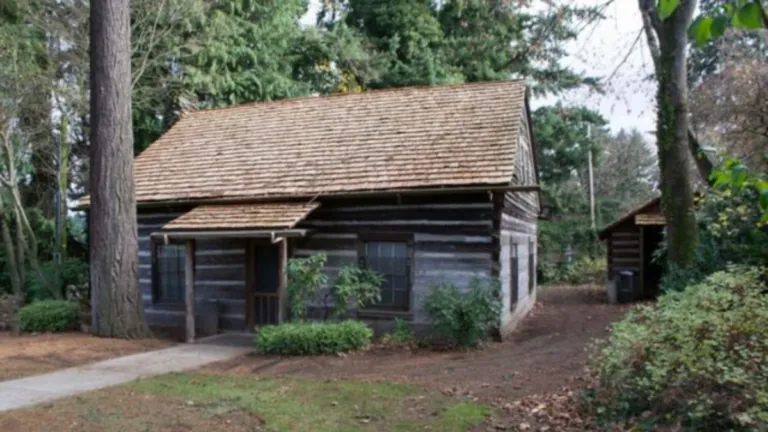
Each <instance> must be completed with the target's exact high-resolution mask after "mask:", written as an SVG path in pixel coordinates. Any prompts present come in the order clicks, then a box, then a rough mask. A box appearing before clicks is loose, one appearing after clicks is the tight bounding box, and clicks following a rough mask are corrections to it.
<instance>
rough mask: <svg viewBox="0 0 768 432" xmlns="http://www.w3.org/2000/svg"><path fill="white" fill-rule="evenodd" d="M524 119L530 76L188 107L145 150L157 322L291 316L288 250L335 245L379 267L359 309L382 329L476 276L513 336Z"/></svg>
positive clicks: (338, 261) (334, 264)
mask: <svg viewBox="0 0 768 432" xmlns="http://www.w3.org/2000/svg"><path fill="white" fill-rule="evenodd" d="M530 124H531V122H530V110H529V104H528V91H527V89H526V86H525V84H524V82H522V81H502V82H491V83H476V84H462V85H451V86H442V87H425V88H400V89H392V90H381V91H371V92H366V93H361V94H348V95H333V96H323V97H306V98H299V99H288V100H280V101H272V102H261V103H252V104H247V105H241V106H234V107H227V108H218V109H209V110H198V111H193V112H187V113H184V114H183V115H182V116H181V118H180V119H179V120H178V121H177V122H176V123H175V124H174V125H173V126H172V127H171V128H170V129H169V130H168V131H167V132H166V133H165V134H163V135H162V137H160V138H159V139H158V140H157V141H156V142H155V143H153V144H152V145H151V146H150V147H149V148H147V149H146V150H145V151H144V152H143V153H141V154H140V155H139V156H138V157H137V158H136V161H135V168H134V169H135V186H136V200H137V217H138V238H139V284H140V288H141V293H142V299H143V302H144V306H145V308H144V310H145V316H146V319H147V321H148V323H149V324H150V325H151V326H153V327H171V328H177V329H181V330H182V331H183V330H184V329H185V328H186V335H187V339H188V340H194V338H195V337H196V333H195V332H196V331H197V332H198V333H197V334H200V331H201V329H202V327H205V328H206V329H207V330H205V331H206V332H208V333H210V332H212V331H215V332H229V331H235V332H237V331H251V330H253V329H254V328H255V327H258V326H262V325H268V324H276V323H281V322H284V321H285V320H287V319H288V317H289V313H290V312H289V310H288V304H287V299H286V297H287V293H286V271H285V269H286V262H287V260H289V259H291V258H292V257H307V256H310V255H313V254H318V253H324V254H326V255H327V258H328V261H327V263H326V266H325V271H326V272H327V274H328V276H329V280H330V281H332V280H333V279H334V277H335V275H336V274H337V273H338V271H339V269H340V268H342V267H343V266H345V265H350V264H352V265H364V266H368V267H370V268H372V269H374V270H376V271H378V272H379V273H381V274H382V275H383V276H384V278H385V283H384V285H383V286H382V288H381V289H382V299H381V301H380V302H378V303H377V304H375V305H371V306H370V307H366V308H363V309H359V310H350V312H349V314H350V316H352V317H355V318H357V319H362V320H365V321H367V322H368V323H370V324H371V325H372V326H373V327H374V329H378V328H386V326H387V325H389V324H391V323H392V320H393V319H394V318H401V319H403V320H405V321H407V322H408V323H409V324H410V325H411V326H412V327H414V328H416V329H418V328H420V327H428V320H427V316H426V315H425V312H424V300H425V298H426V297H427V295H428V294H429V291H430V288H431V287H432V286H433V285H434V284H437V283H440V282H444V281H448V282H452V283H454V284H456V285H457V286H459V287H466V286H467V284H468V283H469V282H470V280H471V279H472V278H473V277H480V278H495V279H498V280H500V282H501V286H502V291H503V302H504V311H503V313H502V316H501V317H500V328H499V330H500V334H502V335H506V334H508V333H509V332H510V331H511V330H512V329H513V328H514V327H515V325H516V324H517V323H518V322H520V320H521V319H522V317H523V316H525V314H526V313H527V312H528V311H529V310H530V309H531V307H532V305H533V304H534V302H535V298H536V271H535V269H536V250H537V248H536V242H537V217H538V214H539V194H538V189H539V188H538V171H537V164H536V156H535V153H536V152H535V144H534V140H533V137H532V135H531V128H530ZM84 204H85V205H86V206H87V201H86V202H84ZM315 306H316V307H317V308H321V307H322V305H320V304H319V303H318V304H316V305H315ZM211 317H213V318H211ZM211 321H212V322H211ZM203 323H208V324H207V325H205V326H204V325H203ZM211 326H212V327H211Z"/></svg>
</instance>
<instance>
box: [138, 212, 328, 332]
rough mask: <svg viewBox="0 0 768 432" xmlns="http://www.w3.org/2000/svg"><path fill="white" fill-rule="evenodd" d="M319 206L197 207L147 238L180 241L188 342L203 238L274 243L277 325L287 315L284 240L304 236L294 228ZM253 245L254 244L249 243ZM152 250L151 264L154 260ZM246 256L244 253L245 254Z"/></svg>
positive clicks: (157, 241)
mask: <svg viewBox="0 0 768 432" xmlns="http://www.w3.org/2000/svg"><path fill="white" fill-rule="evenodd" d="M319 206H320V204H319V203H316V202H312V201H310V202H275V203H247V204H215V205H214V204H211V205H200V206H197V207H195V208H193V209H192V210H190V211H188V212H186V213H184V214H183V215H181V216H179V217H177V218H176V219H173V220H172V221H170V222H168V223H166V224H165V225H163V226H162V227H161V228H160V230H159V231H156V232H153V233H152V234H151V235H150V236H151V238H152V241H153V242H155V243H164V244H168V243H169V242H170V241H171V240H173V241H174V242H175V243H179V242H183V243H184V244H185V245H186V253H185V267H184V275H185V282H184V285H185V288H184V289H185V296H184V303H185V315H186V331H187V342H194V341H195V299H196V295H195V272H196V268H195V244H196V241H197V240H203V239H212V238H213V239H226V238H237V239H258V238H262V239H268V240H270V241H271V243H273V244H277V245H276V246H277V248H278V250H279V260H278V267H277V268H276V270H277V272H278V275H279V286H278V290H277V295H276V296H275V297H276V298H277V302H278V305H277V308H278V315H277V316H278V319H277V320H278V322H282V321H283V319H284V318H285V316H287V309H286V308H287V302H286V298H287V294H286V292H285V290H286V286H287V280H286V277H287V276H286V271H285V269H286V263H287V261H288V242H287V241H286V239H287V238H291V237H303V236H305V235H306V234H307V232H308V230H306V229H300V228H296V225H297V224H298V223H299V222H301V221H302V220H304V218H306V217H307V216H308V215H309V214H310V213H311V212H312V211H313V210H315V209H316V208H318V207H319ZM251 243H253V242H251ZM154 250H155V249H154V248H152V251H153V252H152V254H153V255H152V263H153V265H154V262H155V260H156V257H155V255H154V253H155V252H154ZM246 255H247V254H246ZM251 298H252V296H251V295H250V294H249V295H248V297H247V306H246V307H247V309H248V310H249V309H251V308H252V305H251V301H252V300H251Z"/></svg>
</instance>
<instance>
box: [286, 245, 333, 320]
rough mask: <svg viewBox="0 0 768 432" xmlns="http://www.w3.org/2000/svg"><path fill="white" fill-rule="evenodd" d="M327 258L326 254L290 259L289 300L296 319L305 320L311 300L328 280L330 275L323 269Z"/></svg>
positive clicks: (288, 272) (288, 267)
mask: <svg viewBox="0 0 768 432" xmlns="http://www.w3.org/2000/svg"><path fill="white" fill-rule="evenodd" d="M327 260H328V257H327V256H326V255H325V254H316V255H312V256H310V257H307V258H291V259H289V260H288V265H287V266H286V267H287V269H286V270H287V271H286V273H287V276H288V277H287V279H288V287H287V288H288V302H289V303H290V305H291V314H292V317H293V319H294V320H297V321H303V320H305V319H306V318H307V309H308V307H309V302H310V301H312V299H314V298H315V297H316V296H317V290H318V288H320V287H321V286H323V285H325V283H326V282H328V276H327V275H326V274H325V272H324V271H323V268H324V267H325V262H326V261H327Z"/></svg>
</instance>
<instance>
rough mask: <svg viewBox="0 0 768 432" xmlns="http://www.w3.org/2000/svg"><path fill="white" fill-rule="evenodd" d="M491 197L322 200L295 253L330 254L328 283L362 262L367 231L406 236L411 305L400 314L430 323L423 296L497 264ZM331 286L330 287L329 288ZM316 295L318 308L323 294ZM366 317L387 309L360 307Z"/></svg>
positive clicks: (487, 273) (483, 275)
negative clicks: (344, 268)
mask: <svg viewBox="0 0 768 432" xmlns="http://www.w3.org/2000/svg"><path fill="white" fill-rule="evenodd" d="M493 208H494V207H493V202H492V200H491V196H490V195H489V194H487V193H481V194H471V195H443V196H432V197H407V198H406V197H403V198H401V199H397V198H395V197H393V198H378V199H370V200H359V199H358V200H335V201H326V202H323V204H322V206H321V207H320V208H319V209H318V210H316V211H314V212H313V213H312V214H311V215H310V216H309V217H308V218H307V219H306V220H305V221H304V222H302V223H301V224H300V227H302V228H308V229H311V230H312V234H311V235H310V236H309V237H307V238H305V239H297V240H294V241H293V251H292V252H293V256H295V257H306V256H310V255H313V254H317V253H325V254H326V255H327V256H328V262H327V264H326V267H325V269H326V272H327V274H328V277H329V283H332V282H333V280H335V278H336V277H337V276H338V271H339V269H341V268H342V267H343V266H345V265H350V264H351V265H354V264H356V263H357V262H358V250H359V247H360V243H361V242H362V241H363V240H364V238H365V236H366V235H382V234H383V235H385V236H386V235H387V234H391V235H397V236H402V235H405V236H406V237H407V238H409V239H410V241H411V244H412V248H411V249H412V252H411V257H412V263H411V297H410V308H409V311H407V312H405V313H400V314H398V315H400V316H402V317H403V318H404V319H407V320H410V321H411V322H412V323H415V324H424V323H426V322H427V317H426V314H425V313H424V308H423V306H424V300H425V298H426V296H427V295H428V294H429V290H430V288H431V287H432V286H433V285H435V284H438V283H441V282H450V283H453V284H455V285H457V286H459V287H466V286H467V285H468V284H469V282H470V281H471V279H472V278H473V277H480V278H486V279H487V278H489V277H491V274H492V268H493V262H494V261H493V253H494V250H493V220H492V219H493ZM325 289H327V287H325ZM325 292H326V291H325V290H322V291H321V293H320V294H319V296H318V301H317V302H316V303H315V306H316V307H321V306H322V304H321V302H320V301H319V299H320V298H322V297H324V295H325ZM356 315H359V316H362V317H376V316H377V315H378V316H387V315H388V314H386V313H377V312H371V311H357V314H356Z"/></svg>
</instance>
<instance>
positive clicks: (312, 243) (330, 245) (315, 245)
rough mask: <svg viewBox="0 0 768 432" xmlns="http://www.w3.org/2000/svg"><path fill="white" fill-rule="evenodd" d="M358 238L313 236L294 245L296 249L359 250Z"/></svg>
mask: <svg viewBox="0 0 768 432" xmlns="http://www.w3.org/2000/svg"><path fill="white" fill-rule="evenodd" d="M357 244H358V243H357V236H354V237H353V238H321V237H316V236H311V237H308V238H306V239H299V240H297V241H296V242H295V243H294V246H295V248H296V249H316V250H317V249H325V250H340V249H357Z"/></svg>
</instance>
